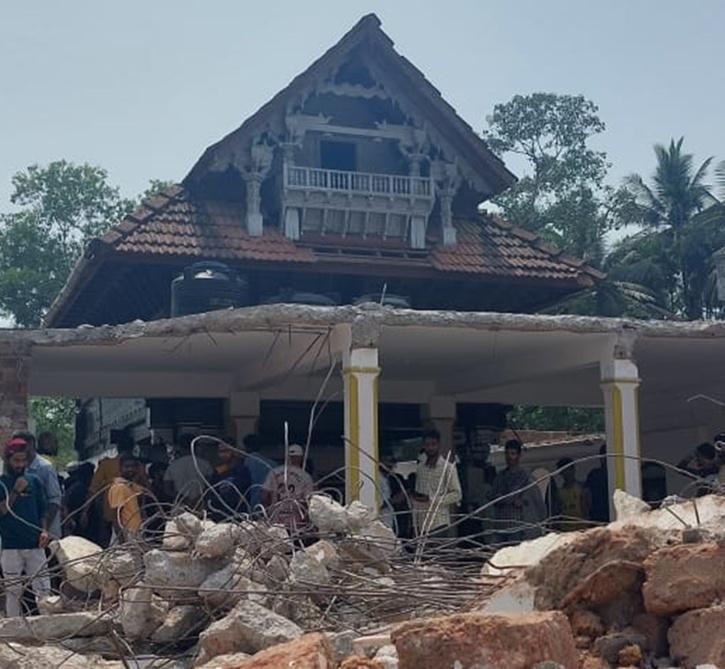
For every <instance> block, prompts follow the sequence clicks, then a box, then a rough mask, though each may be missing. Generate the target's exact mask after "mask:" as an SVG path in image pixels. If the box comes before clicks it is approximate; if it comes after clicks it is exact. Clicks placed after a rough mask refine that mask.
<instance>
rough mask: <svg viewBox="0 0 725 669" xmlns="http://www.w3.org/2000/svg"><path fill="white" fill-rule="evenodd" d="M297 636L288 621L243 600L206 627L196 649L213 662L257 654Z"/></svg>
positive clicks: (300, 634)
mask: <svg viewBox="0 0 725 669" xmlns="http://www.w3.org/2000/svg"><path fill="white" fill-rule="evenodd" d="M300 636H302V629H301V628H300V627H299V626H297V625H296V624H295V623H293V622H292V621H291V620H289V619H287V618H285V617H283V616H281V615H279V614H278V613H274V612H273V611H270V610H269V609H268V608H266V607H264V606H261V605H259V604H256V603H255V602H250V601H246V600H245V601H242V602H240V603H239V604H238V605H237V606H235V607H234V608H233V609H232V610H231V611H230V612H229V613H228V614H227V615H226V616H225V617H224V618H221V619H220V620H217V621H216V622H214V623H212V624H211V625H210V626H209V627H207V628H206V629H205V630H204V631H203V632H202V633H201V635H200V636H199V646H200V648H201V649H202V651H203V652H204V654H205V656H206V657H207V658H212V657H216V656H217V655H223V654H225V653H236V652H239V651H241V652H244V653H257V652H259V651H260V650H264V649H266V648H269V647H270V646H274V645H275V644H278V643H284V642H286V641H292V640H293V639H297V638H299V637H300Z"/></svg>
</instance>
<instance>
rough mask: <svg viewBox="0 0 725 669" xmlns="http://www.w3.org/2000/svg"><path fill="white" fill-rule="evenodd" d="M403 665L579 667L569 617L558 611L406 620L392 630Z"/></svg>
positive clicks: (435, 668)
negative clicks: (551, 664) (550, 663)
mask: <svg viewBox="0 0 725 669" xmlns="http://www.w3.org/2000/svg"><path fill="white" fill-rule="evenodd" d="M391 637H392V640H393V643H394V644H395V647H396V648H397V650H398V657H399V666H400V669H440V668H441V667H447V666H453V665H452V660H454V661H455V663H456V664H455V666H456V667H459V669H474V668H478V667H486V669H530V667H531V666H532V665H534V664H536V663H537V662H544V661H547V660H549V661H553V662H558V663H559V664H561V665H562V666H564V667H565V669H578V667H579V658H578V653H577V649H576V646H575V644H574V637H573V636H572V633H571V628H570V627H569V621H568V620H567V619H566V616H565V615H564V614H563V613H561V612H558V611H551V612H541V613H528V614H522V615H512V616H504V615H499V616H487V615H482V614H479V613H462V614H456V615H452V616H446V617H443V618H429V619H421V620H416V621H412V622H408V623H403V624H402V625H400V626H399V627H397V628H396V629H394V630H393V632H392V634H391Z"/></svg>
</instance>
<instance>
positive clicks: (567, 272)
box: [431, 214, 604, 285]
mask: <svg viewBox="0 0 725 669" xmlns="http://www.w3.org/2000/svg"><path fill="white" fill-rule="evenodd" d="M455 226H456V230H457V239H458V243H457V244H456V245H455V246H448V247H446V246H437V247H436V248H435V249H434V250H433V252H432V253H431V262H432V265H433V267H435V268H436V269H438V270H440V271H442V272H464V273H469V274H485V275H490V276H497V277H516V278H521V279H543V280H546V279H550V280H554V281H562V280H563V281H567V280H569V281H577V282H579V283H580V284H582V285H591V284H592V283H593V280H594V279H601V278H603V277H604V275H603V274H601V273H600V272H598V271H597V270H595V269H593V268H591V267H588V266H587V265H586V264H585V263H583V262H582V261H581V260H577V259H576V258H572V257H571V256H568V255H566V254H564V253H562V252H561V251H559V250H558V249H556V248H554V247H553V246H550V245H548V244H546V243H544V242H542V241H541V240H540V238H539V237H538V235H536V234H535V233H533V232H530V231H528V230H524V229H522V228H517V227H515V226H513V225H511V224H510V223H507V222H506V221H503V220H501V219H500V218H498V217H497V216H493V215H490V214H485V215H482V216H480V217H478V218H476V219H457V220H456V221H455Z"/></svg>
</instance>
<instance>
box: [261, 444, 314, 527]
mask: <svg viewBox="0 0 725 669" xmlns="http://www.w3.org/2000/svg"><path fill="white" fill-rule="evenodd" d="M304 454H305V452H304V449H303V448H302V446H300V445H299V444H292V445H290V446H289V447H288V448H287V457H286V461H285V463H284V464H282V465H279V466H278V467H275V468H274V469H273V470H272V471H271V472H269V474H268V475H267V479H266V480H265V482H264V485H263V486H262V504H264V506H265V507H266V508H267V509H269V511H270V513H269V515H270V519H271V520H272V522H274V523H279V524H280V525H284V526H285V527H286V528H287V531H288V532H289V533H290V535H292V536H294V535H295V534H298V533H299V532H300V531H301V530H305V529H306V528H307V527H308V526H309V521H308V519H307V501H308V500H309V497H310V495H312V492H313V490H314V484H313V482H312V477H311V476H310V475H309V474H308V473H307V472H306V471H305V470H304V469H303V468H302V462H303V459H304Z"/></svg>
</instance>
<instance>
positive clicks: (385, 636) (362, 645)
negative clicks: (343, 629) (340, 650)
mask: <svg viewBox="0 0 725 669" xmlns="http://www.w3.org/2000/svg"><path fill="white" fill-rule="evenodd" d="M390 645H391V639H390V632H381V633H379V634H368V635H365V636H359V637H357V638H356V639H355V640H354V641H353V642H352V650H353V653H355V654H356V655H364V656H365V657H372V656H373V655H375V654H376V653H377V652H378V651H379V650H380V649H381V648H383V647H384V646H390Z"/></svg>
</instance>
